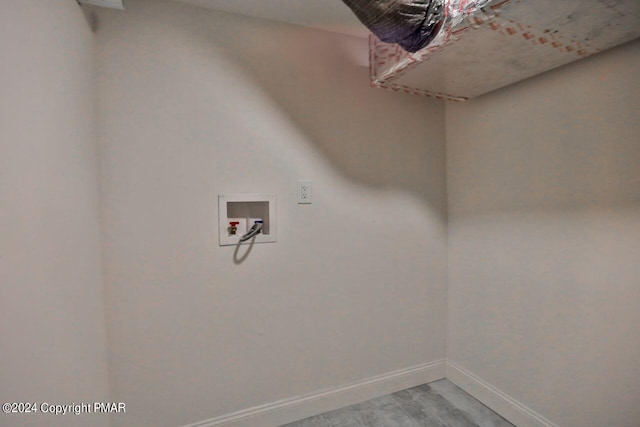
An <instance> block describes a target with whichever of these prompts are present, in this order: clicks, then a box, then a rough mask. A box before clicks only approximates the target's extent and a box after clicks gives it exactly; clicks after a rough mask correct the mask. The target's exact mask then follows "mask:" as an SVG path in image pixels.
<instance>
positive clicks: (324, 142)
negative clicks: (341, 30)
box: [207, 13, 446, 217]
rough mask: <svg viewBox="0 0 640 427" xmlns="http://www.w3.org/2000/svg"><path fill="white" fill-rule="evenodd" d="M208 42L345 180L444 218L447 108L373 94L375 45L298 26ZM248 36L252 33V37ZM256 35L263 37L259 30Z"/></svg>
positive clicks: (221, 33) (262, 26)
mask: <svg viewBox="0 0 640 427" xmlns="http://www.w3.org/2000/svg"><path fill="white" fill-rule="evenodd" d="M219 16H220V17H218V14H217V13H216V14H215V15H213V14H212V17H213V18H215V19H214V20H213V21H212V22H211V25H212V26H213V25H215V28H216V31H208V32H207V37H210V38H211V39H210V40H209V43H210V42H213V43H215V45H216V48H219V49H222V50H223V51H224V53H225V55H226V56H227V57H229V58H231V59H232V61H233V63H234V64H235V65H237V66H238V67H240V68H241V69H242V71H243V72H244V73H246V74H247V76H250V78H251V79H252V81H253V82H254V83H255V84H256V85H258V86H259V87H260V89H262V90H263V91H264V93H265V94H266V95H267V96H268V97H269V99H270V100H271V101H273V103H274V104H276V105H278V106H279V108H280V109H281V111H282V113H283V114H285V115H286V116H288V117H289V118H290V122H291V123H293V124H295V125H296V126H297V128H298V130H299V131H300V133H302V134H303V135H305V136H306V139H307V140H308V141H310V142H311V143H312V144H313V146H314V147H315V149H317V150H318V152H320V153H321V154H322V155H323V156H324V157H325V158H326V159H327V160H329V162H330V164H331V165H332V166H333V167H334V168H335V169H336V170H337V171H338V172H339V173H340V174H341V175H342V176H344V177H345V178H347V179H349V180H351V181H355V182H356V183H359V184H364V185H366V186H369V187H373V188H380V189H385V188H394V189H404V190H407V191H409V192H411V193H412V194H414V195H416V196H417V197H419V198H420V199H421V200H422V201H424V202H425V203H427V204H428V205H429V206H430V207H432V208H435V209H436V210H437V211H438V213H439V214H441V215H442V216H443V217H444V212H445V209H446V202H445V181H444V179H445V169H444V162H445V146H444V140H445V135H444V105H443V104H442V102H440V101H435V100H430V99H426V98H420V97H412V96H409V95H405V94H396V93H392V92H387V91H383V90H380V89H373V88H371V87H370V85H369V76H368V59H367V57H366V56H367V55H368V51H367V41H366V40H364V39H358V38H352V37H346V36H340V35H337V34H332V33H329V32H323V31H313V30H309V29H306V28H302V27H297V26H293V25H282V24H278V23H270V22H268V21H261V20H253V19H249V18H242V17H238V16H234V19H233V22H234V23H236V22H237V21H238V20H246V23H247V24H246V26H243V28H244V31H242V30H241V31H239V32H237V39H234V40H233V42H232V43H230V42H229V40H225V39H223V38H224V37H225V35H227V36H228V34H229V33H233V29H232V28H229V29H228V31H227V29H222V30H221V29H220V28H219V27H220V24H221V22H219V20H220V21H224V16H225V14H220V15H219ZM247 29H250V30H249V31H247ZM254 29H255V30H254Z"/></svg>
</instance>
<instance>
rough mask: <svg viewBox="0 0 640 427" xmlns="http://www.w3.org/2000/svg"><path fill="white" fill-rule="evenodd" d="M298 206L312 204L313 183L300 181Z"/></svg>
mask: <svg viewBox="0 0 640 427" xmlns="http://www.w3.org/2000/svg"><path fill="white" fill-rule="evenodd" d="M298 204H311V181H308V180H300V181H298Z"/></svg>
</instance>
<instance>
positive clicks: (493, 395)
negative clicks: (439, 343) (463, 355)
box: [447, 360, 557, 427]
mask: <svg viewBox="0 0 640 427" xmlns="http://www.w3.org/2000/svg"><path fill="white" fill-rule="evenodd" d="M447 379H448V380H449V381H451V382H452V383H454V384H455V385H457V386H458V387H460V388H461V389H463V390H464V391H466V392H467V393H469V394H470V395H472V396H473V397H475V398H476V399H478V400H479V401H480V402H482V403H484V404H485V405H487V406H488V407H489V408H491V409H493V410H494V411H495V412H497V413H498V414H500V415H501V416H502V417H503V418H505V419H507V420H508V421H509V422H511V423H512V424H514V425H516V426H517V427H557V426H556V425H555V424H553V423H552V422H551V421H549V420H548V419H546V418H545V417H543V416H542V415H540V414H538V413H537V412H535V411H534V410H532V409H531V408H528V407H527V406H525V405H524V404H522V403H520V402H518V401H517V400H515V399H513V398H511V397H509V396H508V395H506V394H505V393H503V392H501V391H500V390H498V389H497V388H495V387H494V386H492V385H491V384H489V383H487V382H486V381H484V380H482V379H481V378H479V377H477V376H476V375H474V374H472V373H471V372H469V371H467V370H466V369H464V368H463V367H461V366H460V365H458V364H456V363H455V362H452V361H450V360H447Z"/></svg>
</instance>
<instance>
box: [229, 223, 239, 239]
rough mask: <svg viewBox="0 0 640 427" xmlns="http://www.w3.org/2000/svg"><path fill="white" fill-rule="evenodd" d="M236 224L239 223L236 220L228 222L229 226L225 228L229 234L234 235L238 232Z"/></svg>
mask: <svg viewBox="0 0 640 427" xmlns="http://www.w3.org/2000/svg"><path fill="white" fill-rule="evenodd" d="M238 224H240V222H238V221H231V222H230V223H229V227H228V228H227V230H229V236H235V235H236V233H237V232H238Z"/></svg>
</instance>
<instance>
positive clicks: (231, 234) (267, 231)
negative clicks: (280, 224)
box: [218, 193, 278, 246]
mask: <svg viewBox="0 0 640 427" xmlns="http://www.w3.org/2000/svg"><path fill="white" fill-rule="evenodd" d="M256 229H259V231H256ZM248 233H251V234H248ZM218 236H219V244H220V246H235V245H237V244H252V243H273V242H276V241H277V237H278V234H277V223H276V195H275V194H258V193H249V194H223V195H219V196H218ZM247 237H248V238H247ZM243 238H245V239H246V240H245V241H241V240H242V239H243Z"/></svg>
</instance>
